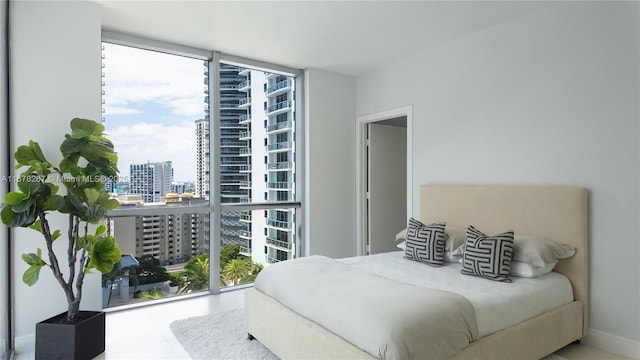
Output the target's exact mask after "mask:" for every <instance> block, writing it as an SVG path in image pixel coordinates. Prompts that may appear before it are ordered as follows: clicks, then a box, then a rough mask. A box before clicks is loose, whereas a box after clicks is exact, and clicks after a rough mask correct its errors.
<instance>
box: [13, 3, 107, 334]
mask: <svg viewBox="0 0 640 360" xmlns="http://www.w3.org/2000/svg"><path fill="white" fill-rule="evenodd" d="M11 5H12V8H11V17H12V18H11V21H12V27H11V37H12V38H11V40H12V53H11V64H12V71H11V77H12V78H11V83H12V88H11V95H12V100H11V106H12V118H11V123H12V133H11V136H12V138H13V140H14V146H18V145H21V144H24V143H26V142H28V140H29V139H34V140H36V141H38V142H39V143H40V145H41V146H42V148H43V151H44V152H45V156H47V157H48V159H49V160H50V161H52V162H54V163H57V162H58V161H60V155H59V151H58V147H59V146H60V142H61V141H62V140H63V139H64V134H65V133H67V132H69V121H70V120H71V119H72V118H73V117H84V118H89V119H95V120H100V117H101V86H100V83H101V80H102V79H101V76H100V74H101V55H102V53H101V29H100V14H99V11H98V10H99V9H98V7H97V5H95V4H92V3H89V2H71V1H65V2H58V1H52V2H48V1H47V2H44V1H43V2H31V1H13V2H11ZM55 225H57V226H58V227H59V228H62V229H63V230H64V229H65V228H66V227H64V226H65V225H66V218H65V217H60V218H57V219H56V221H55ZM63 233H66V231H63ZM61 239H62V238H61ZM58 242H59V244H58V245H59V246H60V249H63V245H64V244H63V241H62V240H59V241H58ZM37 247H41V248H43V249H45V248H44V241H43V240H41V238H40V237H39V234H37V233H36V232H34V231H33V230H25V229H17V230H16V231H15V239H14V250H15V253H14V254H13V261H14V263H15V274H14V275H15V276H14V282H15V299H17V301H16V303H15V320H16V324H15V326H16V328H15V335H16V342H18V341H19V340H20V339H19V338H20V337H24V336H30V335H32V334H33V333H34V331H35V324H36V322H38V321H41V320H44V319H46V318H47V317H50V316H53V315H56V314H58V313H61V312H64V311H66V309H67V306H66V301H65V297H64V293H63V291H62V289H61V288H60V286H59V285H58V283H57V282H56V281H55V279H54V278H53V276H52V275H51V272H50V271H49V270H47V269H43V270H42V271H41V274H40V281H39V282H38V283H37V284H36V285H34V286H32V287H27V286H26V285H24V284H23V283H22V273H23V272H24V270H25V269H26V264H25V263H24V262H23V261H22V260H21V258H20V255H21V254H22V253H24V252H34V251H35V250H36V248H37ZM100 286H101V284H100V276H99V275H90V276H88V277H87V278H86V281H85V287H84V289H85V291H84V297H83V300H82V304H81V308H82V309H100V308H101V298H100Z"/></svg>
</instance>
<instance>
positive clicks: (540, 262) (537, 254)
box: [513, 236, 576, 267]
mask: <svg viewBox="0 0 640 360" xmlns="http://www.w3.org/2000/svg"><path fill="white" fill-rule="evenodd" d="M575 253H576V249H575V248H574V247H573V246H571V245H569V244H560V243H557V242H555V241H551V240H544V239H539V238H534V237H530V236H516V237H515V239H514V240H513V260H515V261H522V262H526V263H528V264H531V265H533V266H537V267H545V266H547V265H549V264H554V265H555V263H557V262H558V259H566V258H568V257H571V256H573V255H574V254H575Z"/></svg>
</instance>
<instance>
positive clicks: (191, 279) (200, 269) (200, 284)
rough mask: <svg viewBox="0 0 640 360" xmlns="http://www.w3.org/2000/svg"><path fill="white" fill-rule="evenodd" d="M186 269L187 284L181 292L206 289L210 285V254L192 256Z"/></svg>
mask: <svg viewBox="0 0 640 360" xmlns="http://www.w3.org/2000/svg"><path fill="white" fill-rule="evenodd" d="M184 270H185V272H184V283H185V285H184V287H183V288H182V289H180V292H184V291H187V290H191V291H197V290H204V289H207V288H208V287H209V255H207V254H201V255H198V256H194V257H192V258H191V259H190V260H189V262H188V263H187V265H185V266H184Z"/></svg>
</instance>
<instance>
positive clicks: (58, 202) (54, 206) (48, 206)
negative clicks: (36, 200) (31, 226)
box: [42, 195, 65, 211]
mask: <svg viewBox="0 0 640 360" xmlns="http://www.w3.org/2000/svg"><path fill="white" fill-rule="evenodd" d="M64 205H65V201H64V197H62V196H60V195H52V196H51V197H50V198H49V199H47V201H45V202H44V204H43V207H42V208H43V210H45V211H47V210H51V211H58V210H60V209H62V208H63V207H64Z"/></svg>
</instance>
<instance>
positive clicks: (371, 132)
mask: <svg viewBox="0 0 640 360" xmlns="http://www.w3.org/2000/svg"><path fill="white" fill-rule="evenodd" d="M393 124H395V125H386V124H385V122H374V123H370V124H369V125H368V128H369V129H368V141H367V146H368V160H367V164H368V171H367V173H368V179H367V182H368V194H367V200H368V201H367V211H366V212H365V214H366V215H368V216H366V217H367V233H368V234H367V235H368V244H367V245H368V246H367V249H368V253H369V254H377V253H382V252H389V251H396V250H398V248H397V247H396V241H395V235H396V234H397V233H398V232H399V231H400V230H402V229H404V228H405V227H406V224H407V128H406V121H405V122H404V124H405V126H404V127H403V126H401V125H402V122H397V121H396V122H393ZM396 125H400V126H396Z"/></svg>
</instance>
